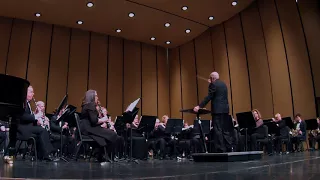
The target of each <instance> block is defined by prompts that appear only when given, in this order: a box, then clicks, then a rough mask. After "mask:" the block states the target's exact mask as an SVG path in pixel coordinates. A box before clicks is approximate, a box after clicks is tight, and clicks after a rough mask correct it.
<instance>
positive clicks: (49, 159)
mask: <svg viewBox="0 0 320 180" xmlns="http://www.w3.org/2000/svg"><path fill="white" fill-rule="evenodd" d="M43 160H44V161H47V162H51V161H53V160H52V159H51V158H50V157H45V158H43Z"/></svg>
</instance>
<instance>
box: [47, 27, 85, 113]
mask: <svg viewBox="0 0 320 180" xmlns="http://www.w3.org/2000/svg"><path fill="white" fill-rule="evenodd" d="M70 32H71V30H70V29H69V28H64V27H59V26H54V28H53V35H52V45H51V56H50V69H49V78H48V90H47V93H48V94H47V96H48V97H47V112H49V113H51V112H52V111H53V110H54V109H55V108H57V107H58V106H59V103H60V101H61V100H62V98H63V97H64V95H65V94H66V92H67V91H66V88H67V77H68V59H69V58H68V57H69V44H70ZM79 108H80V107H78V109H77V110H78V111H80V110H79Z"/></svg>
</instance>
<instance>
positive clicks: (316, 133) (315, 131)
mask: <svg viewBox="0 0 320 180" xmlns="http://www.w3.org/2000/svg"><path fill="white" fill-rule="evenodd" d="M310 133H311V134H312V136H313V137H317V136H318V135H319V134H320V129H319V128H318V129H314V130H311V132H310Z"/></svg>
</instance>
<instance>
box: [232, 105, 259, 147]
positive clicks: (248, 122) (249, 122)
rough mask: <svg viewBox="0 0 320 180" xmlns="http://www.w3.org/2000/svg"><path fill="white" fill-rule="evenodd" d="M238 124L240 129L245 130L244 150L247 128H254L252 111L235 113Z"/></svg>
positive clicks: (254, 122) (246, 145)
mask: <svg viewBox="0 0 320 180" xmlns="http://www.w3.org/2000/svg"><path fill="white" fill-rule="evenodd" d="M236 116H237V120H238V124H239V127H240V130H241V129H244V130H245V139H246V140H245V141H246V143H245V150H246V151H247V149H248V129H254V128H255V127H256V121H255V120H254V118H253V115H252V112H251V111H249V112H241V113H237V114H236Z"/></svg>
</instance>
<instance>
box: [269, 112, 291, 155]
mask: <svg viewBox="0 0 320 180" xmlns="http://www.w3.org/2000/svg"><path fill="white" fill-rule="evenodd" d="M272 121H273V122H274V123H276V125H277V126H278V127H279V134H276V135H275V139H274V140H275V146H276V152H277V153H279V154H282V151H281V146H282V140H284V139H288V140H289V138H290V137H289V128H288V127H287V125H286V122H285V121H284V120H282V118H281V114H280V113H277V114H276V115H275V116H274V118H272ZM288 145H289V143H288V144H287V145H286V146H288Z"/></svg>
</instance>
